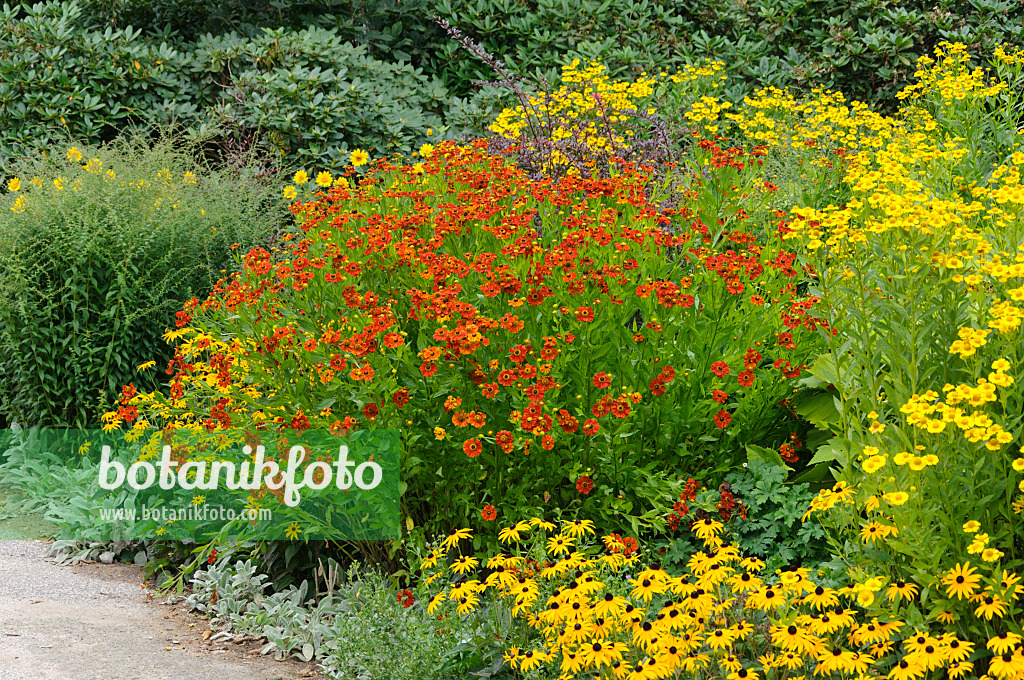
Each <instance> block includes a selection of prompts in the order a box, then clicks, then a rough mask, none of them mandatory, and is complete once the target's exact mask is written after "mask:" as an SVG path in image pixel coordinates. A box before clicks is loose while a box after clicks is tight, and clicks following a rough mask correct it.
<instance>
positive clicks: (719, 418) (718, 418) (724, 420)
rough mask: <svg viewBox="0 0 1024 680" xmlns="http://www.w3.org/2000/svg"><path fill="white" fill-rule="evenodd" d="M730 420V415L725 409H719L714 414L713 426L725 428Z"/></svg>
mask: <svg viewBox="0 0 1024 680" xmlns="http://www.w3.org/2000/svg"><path fill="white" fill-rule="evenodd" d="M731 422H732V416H731V415H729V412H728V411H726V410H724V409H723V410H721V411H719V412H718V413H716V414H715V427H717V428H719V429H725V428H726V427H728V426H729V423H731Z"/></svg>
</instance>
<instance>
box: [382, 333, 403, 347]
mask: <svg viewBox="0 0 1024 680" xmlns="http://www.w3.org/2000/svg"><path fill="white" fill-rule="evenodd" d="M404 342H405V341H404V340H403V339H402V336H401V335H399V334H398V333H388V334H387V335H385V336H384V346H385V347H387V348H389V349H394V348H395V347H399V346H400V345H402V343H404Z"/></svg>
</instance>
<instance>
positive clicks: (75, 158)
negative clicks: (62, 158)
mask: <svg viewBox="0 0 1024 680" xmlns="http://www.w3.org/2000/svg"><path fill="white" fill-rule="evenodd" d="M81 160H82V152H81V151H79V150H78V148H77V147H74V146H73V147H71V148H70V149H68V161H70V162H71V163H78V162H79V161H81Z"/></svg>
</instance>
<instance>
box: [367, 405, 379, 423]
mask: <svg viewBox="0 0 1024 680" xmlns="http://www.w3.org/2000/svg"><path fill="white" fill-rule="evenodd" d="M378 413H380V409H379V408H377V405H376V404H374V403H373V402H370V403H369V404H367V405H366V406H364V407H363V415H364V416H366V417H367V418H369V419H370V420H374V419H375V418H376V417H377V414H378Z"/></svg>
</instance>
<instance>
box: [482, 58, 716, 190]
mask: <svg viewBox="0 0 1024 680" xmlns="http://www.w3.org/2000/svg"><path fill="white" fill-rule="evenodd" d="M724 79H725V75H724V72H723V65H722V64H721V63H720V62H707V63H703V64H698V65H694V66H687V67H685V68H683V69H681V70H680V71H678V72H677V73H671V74H670V73H668V72H659V73H657V74H651V75H648V74H646V73H644V74H641V75H640V77H639V78H638V79H637V80H635V81H621V80H619V81H616V80H612V78H611V77H610V76H609V74H608V69H607V67H605V66H604V65H602V64H600V63H597V62H591V63H590V64H586V65H584V64H583V63H582V62H581V61H580V60H579V59H575V60H573V61H572V62H570V63H568V64H565V65H564V66H563V67H562V78H561V83H560V84H559V86H558V87H557V88H556V89H554V90H552V91H541V92H537V93H522V92H520V93H519V105H518V106H515V107H510V108H506V109H504V110H503V111H502V112H501V113H500V114H499V115H498V118H497V119H496V120H495V121H494V123H492V124H491V126H490V128H489V130H490V131H491V132H493V133H494V134H496V135H497V136H498V140H499V142H502V143H499V144H496V145H495V148H497V149H503V150H504V149H507V150H508V151H510V152H515V154H516V159H517V164H518V165H519V167H521V168H524V169H527V170H529V171H532V172H534V173H537V174H539V175H543V176H547V177H560V176H562V175H563V174H572V175H576V176H583V177H587V176H590V175H592V174H593V173H595V172H597V173H602V174H607V173H608V172H609V171H611V170H612V169H613V166H614V164H613V163H611V161H612V159H614V158H624V159H627V160H631V161H634V162H642V161H647V162H656V161H663V162H672V161H674V160H677V158H678V154H679V151H680V149H679V148H678V147H679V146H680V143H681V140H680V139H676V138H674V137H673V135H676V134H678V132H680V131H681V125H680V124H682V123H685V122H686V121H684V120H683V119H682V117H681V115H680V114H681V112H683V111H684V110H685V109H686V108H687V107H689V106H691V105H693V106H694V107H695V108H696V107H699V106H706V105H707V104H706V102H705V100H707V101H712V102H715V101H717V100H715V99H714V98H711V97H708V96H707V93H710V92H712V91H714V90H715V88H717V87H718V86H719V85H721V83H722V82H723V81H724ZM688 115H689V114H687V116H688ZM668 122H673V123H675V125H669V124H667V123H668ZM708 131H709V132H711V133H713V132H714V130H713V129H711V128H709V130H708Z"/></svg>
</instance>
